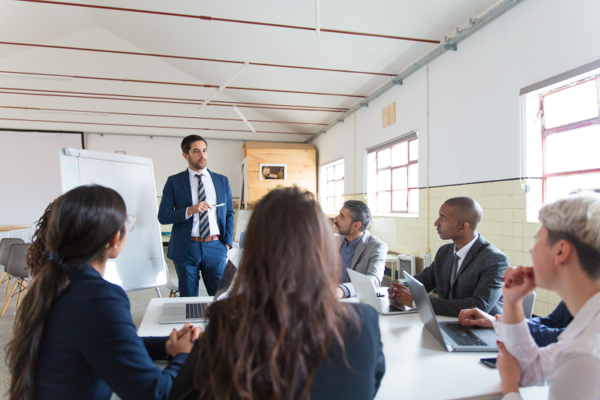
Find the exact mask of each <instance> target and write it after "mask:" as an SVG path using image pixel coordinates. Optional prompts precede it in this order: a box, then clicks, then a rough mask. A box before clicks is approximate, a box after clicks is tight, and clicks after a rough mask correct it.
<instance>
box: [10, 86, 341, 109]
mask: <svg viewBox="0 0 600 400" xmlns="http://www.w3.org/2000/svg"><path fill="white" fill-rule="evenodd" d="M10 90H18V91H22V92H26V93H20V92H10ZM33 92H38V93H33ZM0 93H5V94H21V95H31V96H55V97H73V98H83V99H97V100H120V101H137V102H150V103H169V104H192V105H200V104H201V102H202V100H196V99H184V98H176V97H154V96H136V95H123V94H112V93H90V92H73V91H67V90H43V89H24V88H4V87H0ZM48 93H50V94H48ZM105 96H110V97H105ZM232 105H236V106H238V107H242V108H258V109H267V110H294V111H318V112H340V111H346V110H347V108H334V107H315V106H296V105H279V104H269V103H245V102H236V101H223V100H220V101H215V102H213V103H210V104H209V106H216V107H230V106H232Z"/></svg>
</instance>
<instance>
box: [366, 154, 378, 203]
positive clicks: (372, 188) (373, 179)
mask: <svg viewBox="0 0 600 400" xmlns="http://www.w3.org/2000/svg"><path fill="white" fill-rule="evenodd" d="M375 154H376V153H374V152H373V153H370V154H368V155H367V174H368V175H367V193H375V192H377V164H376V159H375Z"/></svg>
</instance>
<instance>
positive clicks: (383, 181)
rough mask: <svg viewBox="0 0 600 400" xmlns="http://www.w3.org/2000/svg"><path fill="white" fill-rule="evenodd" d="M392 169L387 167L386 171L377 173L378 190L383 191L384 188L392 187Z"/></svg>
mask: <svg viewBox="0 0 600 400" xmlns="http://www.w3.org/2000/svg"><path fill="white" fill-rule="evenodd" d="M391 184H392V180H391V170H389V169H386V170H385V171H379V172H378V173H377V191H378V192H381V191H382V190H390V189H391V187H390V186H391Z"/></svg>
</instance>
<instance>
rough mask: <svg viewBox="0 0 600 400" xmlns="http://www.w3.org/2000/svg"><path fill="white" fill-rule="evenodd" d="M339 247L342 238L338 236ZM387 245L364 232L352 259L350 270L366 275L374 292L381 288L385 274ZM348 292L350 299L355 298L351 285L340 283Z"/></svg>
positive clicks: (342, 240)
mask: <svg viewBox="0 0 600 400" xmlns="http://www.w3.org/2000/svg"><path fill="white" fill-rule="evenodd" d="M338 238H339V241H340V249H341V245H342V243H343V242H344V236H341V235H340V236H338ZM387 252H388V245H387V244H385V243H383V242H382V241H381V240H379V239H377V238H376V237H375V236H373V235H371V234H370V233H369V231H365V234H364V235H363V237H362V239H361V240H360V242H358V246H356V251H355V252H354V258H353V259H352V265H351V266H350V269H353V270H354V271H356V272H360V273H361V274H364V275H367V276H368V277H369V278H370V279H371V282H372V283H373V287H374V288H375V290H377V289H379V286H381V281H382V280H383V273H384V272H385V260H386V258H387ZM342 285H344V286H345V287H346V288H347V289H348V291H349V292H350V297H355V296H356V291H355V290H354V286H353V285H352V283H342Z"/></svg>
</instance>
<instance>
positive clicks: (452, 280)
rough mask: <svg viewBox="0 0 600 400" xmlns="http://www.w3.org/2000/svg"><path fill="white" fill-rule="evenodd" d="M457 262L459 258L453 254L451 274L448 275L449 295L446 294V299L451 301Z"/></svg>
mask: <svg viewBox="0 0 600 400" xmlns="http://www.w3.org/2000/svg"><path fill="white" fill-rule="evenodd" d="M458 260H460V257H459V256H458V255H457V254H456V253H454V261H453V263H452V273H451V274H450V293H449V294H448V298H449V299H450V300H452V287H453V286H454V281H455V280H456V274H457V273H458Z"/></svg>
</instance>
